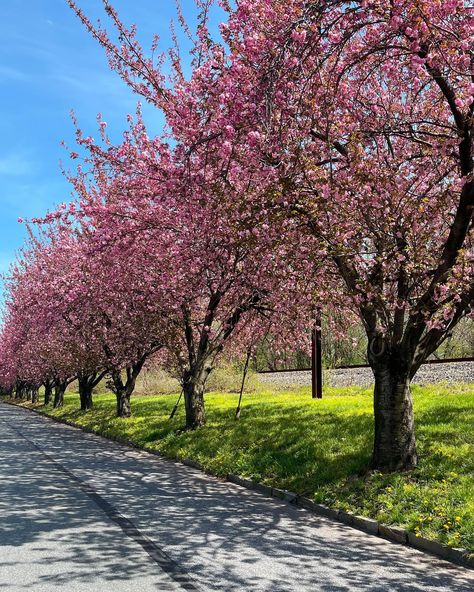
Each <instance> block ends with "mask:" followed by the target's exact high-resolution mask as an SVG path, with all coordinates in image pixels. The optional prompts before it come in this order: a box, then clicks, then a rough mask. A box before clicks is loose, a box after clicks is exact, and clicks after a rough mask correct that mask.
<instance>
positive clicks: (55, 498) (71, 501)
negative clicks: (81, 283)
mask: <svg viewBox="0 0 474 592" xmlns="http://www.w3.org/2000/svg"><path fill="white" fill-rule="evenodd" d="M0 482H1V488H0V545H1V548H0V590H6V591H8V592H20V591H22V592H26V591H27V592H30V591H34V592H43V591H45V592H49V591H57V590H65V591H67V592H76V591H81V592H82V591H84V592H85V591H86V590H87V591H88V592H89V591H93V592H105V591H107V592H108V591H111V592H122V591H125V590H127V591H132V590H133V591H134V592H135V591H137V592H141V591H147V592H148V591H151V590H153V591H160V592H165V591H167V590H173V591H175V590H176V591H181V590H197V591H215V590H219V591H224V592H237V591H251V592H253V591H266V592H303V591H304V592H310V591H311V592H319V591H321V592H323V591H324V592H330V591H335V592H336V591H337V592H346V591H347V592H349V591H350V592H353V591H362V592H366V591H380V592H382V591H383V592H387V591H396V592H405V591H410V592H416V591H421V590H423V591H428V590H429V591H436V592H440V591H446V592H448V591H449V592H456V591H459V592H461V591H462V592H468V591H469V592H472V590H474V572H473V571H470V570H467V569H463V568H461V567H457V566H454V565H452V564H450V563H447V562H443V561H441V560H438V559H436V558H434V557H431V556H429V555H424V554H423V553H420V552H418V551H416V550H414V549H410V548H407V547H403V546H400V545H396V544H393V543H390V542H388V541H384V540H382V539H379V538H376V537H373V536H369V535H366V534H364V533H362V532H359V531H357V530H355V529H352V528H350V527H347V526H345V525H343V524H339V523H336V522H332V521H330V520H327V519H324V518H319V517H316V516H313V515H311V514H310V513H308V512H306V511H305V510H303V509H300V508H296V507H293V506H290V505H287V504H285V503H283V502H280V501H278V500H273V499H268V498H265V497H263V496H260V495H259V494H257V493H255V492H250V491H247V490H245V489H243V488H241V487H239V486H237V485H233V484H231V483H227V482H221V481H219V480H218V479H214V478H212V477H209V476H206V475H204V474H203V473H201V472H200V471H198V470H195V469H191V468H188V467H185V466H183V465H180V464H176V463H172V462H170V461H166V460H164V459H160V458H158V457H156V456H153V455H150V454H147V453H145V452H141V451H137V450H133V449H130V448H127V447H125V446H121V445H118V444H115V443H113V442H109V441H107V440H104V439H102V438H100V437H98V436H93V435H90V434H84V433H83V432H81V431H79V430H77V429H75V428H71V427H69V426H65V425H62V424H57V423H54V422H52V421H51V420H48V419H47V418H43V417H40V416H38V415H35V414H33V413H31V412H29V411H26V410H23V409H19V408H15V407H12V406H9V405H6V404H0Z"/></svg>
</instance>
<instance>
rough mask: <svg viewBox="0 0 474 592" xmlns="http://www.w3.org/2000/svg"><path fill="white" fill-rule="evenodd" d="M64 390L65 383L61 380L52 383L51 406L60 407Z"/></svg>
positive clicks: (62, 402)
mask: <svg viewBox="0 0 474 592" xmlns="http://www.w3.org/2000/svg"><path fill="white" fill-rule="evenodd" d="M65 390H66V383H65V382H63V381H58V382H56V384H55V385H54V401H53V407H54V409H57V408H58V407H62V406H63V405H64V392H65Z"/></svg>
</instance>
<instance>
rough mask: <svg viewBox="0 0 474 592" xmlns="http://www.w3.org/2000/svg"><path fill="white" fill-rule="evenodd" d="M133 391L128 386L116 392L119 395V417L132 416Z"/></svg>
mask: <svg viewBox="0 0 474 592" xmlns="http://www.w3.org/2000/svg"><path fill="white" fill-rule="evenodd" d="M132 391H133V389H132ZM130 395H131V392H130V390H129V389H127V388H125V387H124V388H121V389H119V390H118V391H117V392H116V397H117V417H130V416H131V415H132V408H131V405H130Z"/></svg>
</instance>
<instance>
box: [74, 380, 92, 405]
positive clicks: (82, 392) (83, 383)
mask: <svg viewBox="0 0 474 592" xmlns="http://www.w3.org/2000/svg"><path fill="white" fill-rule="evenodd" d="M78 381H79V398H80V401H81V411H88V410H89V409H92V406H93V402H92V389H93V388H94V383H93V380H91V377H90V376H81V377H79V378H78Z"/></svg>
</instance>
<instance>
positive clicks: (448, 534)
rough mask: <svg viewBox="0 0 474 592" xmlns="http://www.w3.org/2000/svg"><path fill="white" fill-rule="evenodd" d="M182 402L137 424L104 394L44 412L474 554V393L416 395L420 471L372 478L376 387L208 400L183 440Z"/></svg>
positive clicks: (136, 407)
mask: <svg viewBox="0 0 474 592" xmlns="http://www.w3.org/2000/svg"><path fill="white" fill-rule="evenodd" d="M175 401H176V396H174V395H173V396H171V395H168V396H156V397H155V396H154V397H151V396H150V397H135V398H134V399H133V401H132V409H133V417H131V418H130V419H125V420H124V419H117V418H115V417H114V412H115V399H114V397H113V395H110V394H99V395H96V396H95V399H94V405H95V407H94V410H93V411H92V412H81V411H78V410H77V407H78V395H76V394H72V393H67V394H66V398H65V406H64V407H63V408H62V409H59V410H53V409H51V408H48V409H45V408H44V407H41V406H40V407H39V408H38V409H39V410H41V411H43V412H45V413H48V414H49V415H53V416H57V417H62V418H64V419H68V420H69V421H74V422H75V423H76V424H78V425H81V426H85V427H87V428H89V429H93V430H94V431H96V432H99V433H101V434H104V435H108V436H118V437H122V438H127V439H129V440H132V441H133V442H135V443H136V444H139V445H141V446H143V447H145V448H148V449H153V450H157V451H160V452H162V453H163V454H165V455H166V456H168V457H172V458H185V457H188V458H192V459H194V460H197V461H199V462H200V463H201V464H202V465H203V467H204V468H205V469H206V470H208V471H210V472H212V473H214V474H216V475H226V474H228V473H237V474H239V475H242V476H245V477H251V478H253V479H255V480H258V481H261V482H263V483H266V484H269V485H273V486H277V487H282V488H285V489H289V490H291V491H295V492H298V493H302V494H305V495H307V496H309V497H311V498H313V499H315V500H317V501H319V502H323V503H326V504H328V505H330V506H333V507H338V508H341V509H347V510H351V511H353V512H356V513H357V514H362V515H365V516H370V517H372V518H376V519H378V520H380V521H382V522H385V523H388V524H398V525H401V526H404V527H406V528H408V529H410V530H411V531H414V532H418V533H420V534H422V535H424V536H427V537H429V538H434V539H438V540H440V541H442V542H444V543H447V544H450V545H452V546H456V547H460V546H463V547H466V548H469V549H471V550H474V430H473V425H474V388H472V387H471V386H469V385H456V386H453V385H435V386H424V387H419V386H415V387H414V405H415V414H416V422H417V438H418V451H419V455H420V464H419V467H418V468H417V469H416V470H414V471H411V472H409V473H403V474H392V475H382V474H379V473H373V472H372V473H369V472H367V471H366V467H367V466H368V463H369V459H370V454H371V446H372V434H373V420H372V393H371V391H370V390H368V389H360V388H356V387H354V388H346V389H327V390H326V393H325V396H324V398H323V400H313V399H311V395H310V389H309V388H300V389H297V390H293V391H291V392H290V391H288V392H272V391H271V390H268V389H267V390H261V391H259V392H257V393H252V394H248V395H245V396H244V403H243V408H242V415H241V419H240V421H237V422H236V421H235V419H234V411H235V406H236V403H237V395H233V394H219V393H211V394H208V395H206V405H207V413H208V421H207V425H206V426H205V427H203V428H201V429H198V430H196V431H194V432H184V431H182V430H181V429H180V428H182V426H183V421H184V417H183V413H184V409H183V406H181V407H180V409H179V411H178V414H177V416H176V417H175V418H174V419H173V420H171V421H170V420H169V419H168V417H169V414H170V411H171V409H172V407H173V405H174V403H175Z"/></svg>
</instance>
